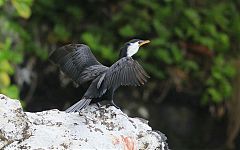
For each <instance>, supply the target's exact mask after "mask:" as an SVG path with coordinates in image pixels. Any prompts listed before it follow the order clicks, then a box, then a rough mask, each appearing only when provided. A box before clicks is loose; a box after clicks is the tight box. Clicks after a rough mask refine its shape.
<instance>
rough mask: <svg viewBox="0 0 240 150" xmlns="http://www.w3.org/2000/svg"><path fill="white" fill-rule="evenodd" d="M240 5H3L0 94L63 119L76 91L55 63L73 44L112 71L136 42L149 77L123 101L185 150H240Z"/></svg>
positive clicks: (21, 0)
mask: <svg viewBox="0 0 240 150" xmlns="http://www.w3.org/2000/svg"><path fill="white" fill-rule="evenodd" d="M239 10H240V2H239V1H237V0H211V1H208V0H148V1H146V0H121V1H120V0H119V1H117V0H116V1H110V0H82V1H78V0H68V1H66V0H49V1H47V0H45V1H43V0H42V1H37V0H36V1H34V0H0V33H1V34H0V35H1V36H0V93H3V94H6V95H8V96H10V97H12V98H18V99H20V100H21V103H22V105H23V107H24V109H25V110H26V111H31V112H36V111H43V110H47V109H53V108H56V109H59V110H65V109H66V108H67V107H69V106H70V105H72V104H73V103H75V102H76V101H78V100H79V99H80V98H81V97H82V95H83V94H84V92H85V90H86V88H87V86H88V84H86V85H81V86H80V87H78V88H75V87H74V84H73V83H72V82H71V80H70V79H68V78H67V77H65V76H64V75H61V73H60V72H59V69H58V68H57V67H56V66H54V65H53V64H51V63H50V62H49V60H48V54H49V53H50V52H51V51H52V50H54V49H56V48H58V47H60V46H62V45H65V44H69V43H85V44H87V45H89V47H90V48H91V50H92V52H93V53H94V55H95V56H96V57H97V58H98V60H99V61H100V62H101V63H102V64H104V65H106V66H110V65H111V64H112V63H114V62H115V61H116V60H117V59H118V53H119V48H120V47H121V46H122V45H123V44H124V43H125V42H127V41H129V40H130V39H133V38H139V39H149V40H151V43H150V44H149V45H146V46H144V47H143V48H141V49H140V50H139V52H138V53H137V54H136V55H134V59H136V60H138V61H139V62H140V63H141V65H142V66H143V67H144V69H145V70H146V71H147V72H148V73H149V74H150V76H151V78H150V79H149V82H148V83H147V84H146V85H144V86H143V87H137V88H136V87H121V88H120V89H118V91H117V93H116V95H115V100H116V103H117V104H118V105H119V106H121V109H122V110H123V111H125V112H126V113H127V114H129V115H130V116H131V117H135V116H138V117H143V118H146V119H147V120H149V124H150V126H152V128H153V129H156V130H160V131H161V132H163V133H164V134H166V136H167V137H168V143H169V147H170V148H171V149H177V150H219V149H220V150H221V149H236V150H237V149H240V134H239V129H240V117H239V114H240V94H239V93H240V72H239V68H240V59H239V54H240V53H239V49H240V44H239V40H240V11H239Z"/></svg>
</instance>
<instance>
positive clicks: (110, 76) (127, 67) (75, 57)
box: [49, 39, 150, 112]
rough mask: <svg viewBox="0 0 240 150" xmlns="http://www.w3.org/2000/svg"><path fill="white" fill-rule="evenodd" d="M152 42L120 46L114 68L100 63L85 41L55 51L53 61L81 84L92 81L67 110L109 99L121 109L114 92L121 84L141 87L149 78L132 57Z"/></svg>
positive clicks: (52, 56) (133, 41)
mask: <svg viewBox="0 0 240 150" xmlns="http://www.w3.org/2000/svg"><path fill="white" fill-rule="evenodd" d="M149 42H150V41H149V40H139V39H133V40H131V41H129V42H127V43H125V44H124V46H123V47H122V48H121V49H120V55H119V60H118V61H117V62H115V63H114V64H113V65H112V66H110V67H106V66H104V65H102V64H101V63H99V62H98V61H97V59H96V58H95V57H94V55H93V54H92V52H91V50H90V48H89V47H88V46H87V45H84V44H68V45H65V46H62V47H60V48H59V49H56V50H55V51H53V52H52V53H51V54H50V56H49V58H50V60H51V61H52V62H53V63H55V64H57V65H58V66H59V67H60V69H61V70H62V71H63V72H64V73H65V74H66V75H67V76H69V77H70V78H71V79H72V80H73V81H75V82H76V83H77V84H82V83H85V82H88V81H92V82H91V84H90V86H89V88H88V89H87V91H86V93H85V94H84V96H83V97H82V99H81V100H80V101H78V102H77V103H76V104H74V105H73V106H71V107H70V108H68V109H67V110H66V112H75V111H80V110H81V109H83V108H85V107H86V106H88V105H89V104H92V103H97V104H98V102H100V101H103V100H109V101H110V104H111V105H113V106H115V107H116V108H118V106H116V105H115V103H114V101H113V95H114V92H115V90H116V89H117V88H118V87H119V86H120V85H134V86H140V85H143V84H144V83H145V82H147V80H146V78H149V75H148V74H147V73H146V72H145V71H144V69H143V68H142V66H141V65H140V64H139V63H138V62H137V61H136V60H133V58H132V56H133V55H134V54H136V53H137V52H138V50H139V47H140V46H142V45H144V44H147V43H149Z"/></svg>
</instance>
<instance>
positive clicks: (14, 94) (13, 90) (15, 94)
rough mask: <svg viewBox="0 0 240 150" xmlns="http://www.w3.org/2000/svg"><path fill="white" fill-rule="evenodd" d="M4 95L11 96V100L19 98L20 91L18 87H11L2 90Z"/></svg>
mask: <svg viewBox="0 0 240 150" xmlns="http://www.w3.org/2000/svg"><path fill="white" fill-rule="evenodd" d="M2 93H3V94H5V95H7V96H9V97H10V98H16V99H18V98H19V89H18V87H17V86H16V85H11V86H9V87H7V88H4V89H2Z"/></svg>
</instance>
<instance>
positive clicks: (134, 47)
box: [127, 42, 139, 57]
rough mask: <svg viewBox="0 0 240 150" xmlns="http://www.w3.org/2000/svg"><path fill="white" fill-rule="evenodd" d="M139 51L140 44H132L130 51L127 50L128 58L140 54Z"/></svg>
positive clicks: (129, 47)
mask: <svg viewBox="0 0 240 150" xmlns="http://www.w3.org/2000/svg"><path fill="white" fill-rule="evenodd" d="M138 49H139V44H138V42H135V43H131V44H130V45H129V46H128V49H127V56H128V57H131V56H133V55H134V54H136V53H137V52H138Z"/></svg>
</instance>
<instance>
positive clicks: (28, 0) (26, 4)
mask: <svg viewBox="0 0 240 150" xmlns="http://www.w3.org/2000/svg"><path fill="white" fill-rule="evenodd" d="M11 2H12V4H13V6H14V7H15V8H16V10H17V12H18V14H19V15H20V16H21V17H23V18H24V19H28V18H29V17H30V16H31V8H30V7H31V5H32V0H12V1H11Z"/></svg>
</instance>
